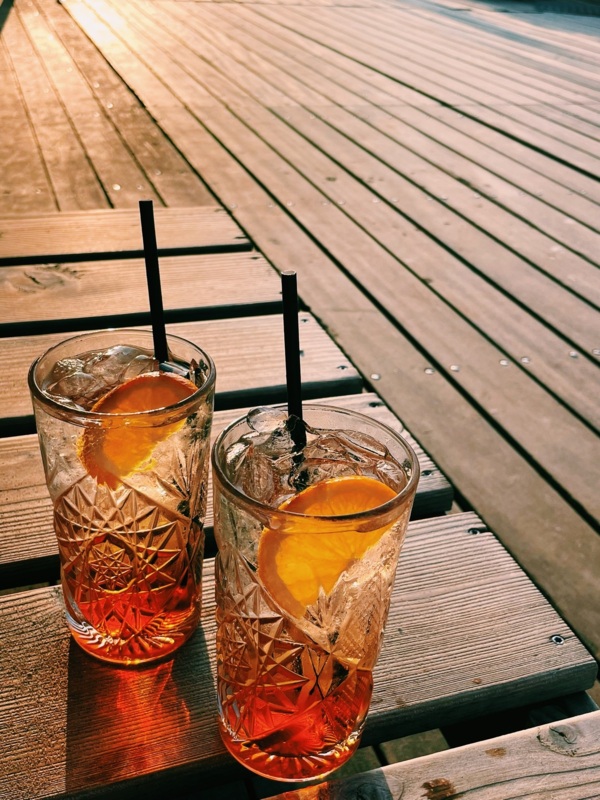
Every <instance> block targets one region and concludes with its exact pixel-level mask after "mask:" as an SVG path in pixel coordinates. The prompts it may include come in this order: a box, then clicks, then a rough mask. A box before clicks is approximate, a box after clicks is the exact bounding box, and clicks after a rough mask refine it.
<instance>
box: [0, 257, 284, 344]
mask: <svg viewBox="0 0 600 800" xmlns="http://www.w3.org/2000/svg"><path fill="white" fill-rule="evenodd" d="M160 273H161V285H162V293H163V306H164V310H165V319H166V320H167V321H168V322H181V321H183V320H186V319H187V320H190V319H214V318H218V317H234V316H236V317H237V316H246V315H251V314H267V313H280V310H281V288H280V282H279V279H278V277H277V273H276V272H275V270H273V268H272V267H271V266H270V265H269V264H268V263H267V262H266V261H265V259H264V258H263V257H262V256H261V255H259V254H258V253H256V252H240V253H222V254H217V255H191V256H170V257H169V256H167V257H165V258H162V259H161V260H160ZM149 314H150V312H149V304H148V290H147V287H146V269H145V266H144V262H143V260H140V259H128V260H120V259H114V260H110V261H84V262H80V263H77V262H75V263H72V264H61V263H54V264H32V265H29V266H18V267H4V268H3V269H1V270H0V320H1V322H0V336H4V337H8V336H10V335H18V334H34V333H47V332H51V331H69V330H81V328H82V327H86V326H87V327H93V326H98V325H102V326H105V327H109V326H110V327H122V326H132V325H141V324H146V325H147V324H150V315H149ZM99 318H101V319H99Z"/></svg>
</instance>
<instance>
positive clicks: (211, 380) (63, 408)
mask: <svg viewBox="0 0 600 800" xmlns="http://www.w3.org/2000/svg"><path fill="white" fill-rule="evenodd" d="M107 333H109V334H113V333H119V334H120V333H123V334H124V335H127V334H135V335H136V336H137V335H139V334H142V335H143V336H150V337H152V331H151V330H149V329H147V328H105V329H99V330H96V331H84V332H83V333H79V334H75V335H74V336H69V337H68V338H66V339H61V341H60V342H57V343H56V344H54V345H52V346H51V347H49V348H48V349H47V350H45V351H44V352H43V353H40V355H39V356H37V358H35V359H34V360H33V362H32V363H31V365H30V367H29V371H28V373H27V382H28V384H29V390H30V392H31V394H32V396H33V397H35V399H36V400H38V401H39V402H40V403H42V404H43V405H44V406H46V407H47V408H51V409H54V410H55V411H56V412H58V413H59V414H60V415H61V416H63V415H65V414H67V415H73V416H76V417H77V418H78V419H80V420H82V421H83V420H87V421H98V422H100V421H105V420H109V419H114V420H127V419H148V420H150V419H153V418H154V417H155V416H161V417H164V415H165V414H172V413H173V414H175V413H176V412H177V411H179V410H181V409H183V408H185V407H186V406H187V405H194V404H195V403H197V402H198V401H200V400H201V399H202V397H204V396H205V395H206V394H207V393H208V392H209V391H210V389H211V388H212V387H213V386H214V384H215V382H216V375H217V372H216V368H215V364H214V361H213V359H212V358H211V356H210V355H209V354H208V353H207V352H206V351H205V350H203V349H202V348H201V347H198V345H196V344H194V342H190V340H189V339H184V338H183V337H182V336H177V335H176V334H172V333H167V341H168V340H170V339H173V340H175V341H179V342H183V343H184V344H185V345H186V346H191V347H193V348H194V349H195V350H197V351H198V352H199V353H201V354H202V357H203V359H204V360H205V362H206V364H207V366H208V368H209V372H208V375H207V376H206V379H205V380H204V382H203V383H202V385H201V386H197V387H196V391H195V392H193V393H192V394H190V395H188V396H187V397H184V398H182V399H181V400H178V401H177V402H176V403H172V404H171V405H168V406H161V407H159V408H151V409H148V410H145V411H125V412H118V413H112V412H109V411H92V410H91V409H79V408H73V407H72V406H67V405H64V404H63V403H60V402H59V401H58V400H54V399H53V398H52V397H49V396H48V395H47V394H45V393H44V392H43V391H42V389H41V387H40V386H39V384H38V382H37V380H36V375H35V372H36V369H37V367H38V365H39V363H40V361H41V360H42V359H43V358H46V357H47V356H49V355H51V353H52V351H53V350H57V349H58V348H59V347H63V346H64V345H66V344H69V342H74V341H76V340H77V339H82V340H84V339H87V338H91V337H92V336H102V335H103V334H107ZM152 372H154V373H156V370H153V371H152ZM141 374H142V375H143V374H146V375H147V374H150V373H141ZM165 374H169V373H167V372H165ZM112 388H115V387H112ZM109 391H112V389H109Z"/></svg>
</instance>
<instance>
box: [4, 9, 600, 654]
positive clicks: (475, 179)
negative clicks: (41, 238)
mask: <svg viewBox="0 0 600 800" xmlns="http://www.w3.org/2000/svg"><path fill="white" fill-rule="evenodd" d="M0 24H1V25H2V32H1V40H0V74H1V76H2V85H3V99H2V104H1V105H0V122H1V124H2V129H3V130H4V131H14V135H11V136H2V137H1V138H0V158H1V159H2V192H1V193H0V214H2V215H4V216H6V215H16V217H17V219H15V221H14V223H15V225H16V226H17V225H18V218H19V217H21V216H22V215H32V214H36V215H37V214H41V213H47V212H55V211H60V212H67V211H69V212H70V211H85V210H89V211H93V210H97V209H103V208H111V207H114V208H127V207H133V206H135V205H136V204H137V202H138V200H139V199H141V198H151V199H153V200H154V202H155V203H156V204H157V205H159V206H160V205H165V206H180V207H183V206H185V207H192V206H205V205H206V206H210V205H214V204H215V203H218V204H221V205H222V206H224V207H225V208H226V209H227V210H228V211H229V212H230V214H231V216H232V217H233V218H234V219H235V220H236V221H237V223H238V224H239V225H240V226H241V228H242V229H243V231H244V232H245V234H246V235H247V237H248V238H249V240H250V241H251V242H253V243H254V244H255V245H256V246H257V247H258V248H259V249H260V251H261V252H262V254H263V255H264V257H265V258H266V259H267V260H268V261H269V262H270V263H271V265H272V266H274V267H275V268H276V269H278V270H285V269H290V268H293V269H296V270H297V272H298V275H299V288H300V293H301V296H302V299H303V301H304V303H305V305H306V307H307V309H308V310H310V312H311V313H312V314H313V315H314V316H315V317H316V318H317V319H318V320H319V321H320V322H321V324H322V325H324V326H325V328H326V329H327V330H328V332H329V333H330V334H331V336H332V337H333V338H334V339H335V341H336V342H337V343H338V344H339V345H340V346H341V348H342V349H343V350H344V352H345V353H346V354H347V356H348V357H349V359H350V360H351V361H352V362H353V364H354V365H355V366H356V367H357V368H358V370H359V371H360V372H361V373H362V374H363V375H365V376H366V378H367V380H369V381H370V382H371V385H372V387H373V388H374V389H375V390H376V391H377V393H378V394H379V395H380V396H381V397H382V398H383V399H384V400H385V402H386V403H387V405H388V406H389V407H390V408H391V409H392V410H393V411H394V412H395V413H397V414H398V415H399V417H400V418H401V419H402V420H403V421H404V422H405V423H406V425H407V427H408V428H409V429H410V430H411V431H412V433H413V434H414V435H415V437H416V439H417V440H418V441H419V443H420V444H421V446H422V447H423V448H424V450H425V451H426V452H428V453H429V454H430V455H431V457H432V458H433V459H434V461H435V462H436V463H437V464H438V465H439V467H440V468H441V469H442V470H443V471H444V472H445V474H446V475H447V476H448V477H449V479H450V481H451V483H452V484H453V486H454V487H455V490H456V492H457V496H458V501H459V505H460V506H461V507H462V508H464V509H473V510H474V511H475V512H476V513H477V514H479V515H480V516H481V517H482V518H483V519H484V520H485V522H486V524H487V525H489V527H490V528H491V530H493V531H494V532H495V533H496V534H497V536H498V537H499V538H500V540H501V541H502V542H503V544H504V545H505V546H506V547H507V548H508V549H509V550H510V551H511V553H512V554H513V555H514V556H515V558H516V559H517V560H518V561H519V563H520V564H521V565H522V566H523V567H524V569H525V570H526V571H527V572H528V573H529V574H530V575H531V577H532V578H533V579H534V581H535V582H536V583H537V585H538V586H539V587H540V588H541V589H542V590H543V591H544V592H545V593H546V595H547V596H548V597H549V598H550V599H551V600H552V602H553V603H554V604H555V606H556V608H557V609H558V610H559V612H560V613H561V614H562V615H563V616H564V617H565V618H566V619H567V621H568V622H569V624H570V625H571V626H572V627H573V628H574V629H575V630H576V631H577V633H578V634H579V635H580V636H581V637H582V639H583V640H584V641H585V642H586V643H587V645H588V647H589V648H590V649H591V650H592V652H593V653H594V654H595V656H596V657H597V658H598V657H600V602H599V599H598V591H597V586H598V575H599V574H600V540H599V538H598V532H599V526H598V519H599V517H600V514H599V511H600V492H599V491H598V463H599V462H600V449H599V447H598V439H597V432H598V428H599V425H600V406H599V403H598V397H599V396H600V391H599V390H600V381H599V378H598V375H599V373H598V360H599V357H600V324H599V316H598V305H599V303H600V281H599V280H598V266H599V265H600V236H599V235H598V234H599V231H600V213H599V210H600V209H599V206H600V185H599V183H598V175H599V174H600V171H599V166H600V142H599V139H600V84H599V82H598V74H599V72H598V71H599V68H600V39H599V38H598V33H600V19H599V18H597V17H593V16H586V17H577V16H568V15H564V14H551V13H541V12H539V11H538V10H537V9H536V6H535V5H533V4H523V3H512V2H507V3H505V4H501V3H484V2H474V1H473V0H469V2H466V3H460V4H457V3H454V2H451V0H441V1H440V2H435V3H433V2H428V1H427V0H403V1H402V2H401V1H400V0H357V1H356V2H353V3H352V4H348V3H344V2H343V0H313V1H312V2H307V0H297V1H296V2H286V1H285V0H280V2H274V3H268V4H267V3H258V2H239V3H227V2H209V1H207V2H199V1H194V0H144V1H143V2H142V0H128V2H126V3H123V2H122V0H62V2H61V3H60V4H59V3H56V2H54V0H13V2H7V0H4V2H3V3H2V4H1V5H0ZM2 247H3V244H2V241H1V240H0V257H2V256H3V252H2ZM7 255H8V254H7ZM262 352H266V351H264V350H263V351H262Z"/></svg>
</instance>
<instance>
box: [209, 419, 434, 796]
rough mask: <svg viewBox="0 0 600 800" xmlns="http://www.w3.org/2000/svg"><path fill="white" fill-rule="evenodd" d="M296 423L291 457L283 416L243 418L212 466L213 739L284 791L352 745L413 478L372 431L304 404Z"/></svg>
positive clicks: (393, 438)
mask: <svg viewBox="0 0 600 800" xmlns="http://www.w3.org/2000/svg"><path fill="white" fill-rule="evenodd" d="M304 419H305V422H306V442H305V444H304V446H302V444H303V443H302V442H300V444H299V441H300V440H299V437H298V435H297V434H296V435H291V433H290V430H291V429H292V425H291V424H290V423H291V421H292V420H293V418H287V416H286V411H285V409H278V410H272V409H271V410H266V409H255V410H254V411H252V412H250V414H249V415H248V416H247V417H245V418H243V419H240V420H238V421H236V422H234V423H233V424H232V425H230V426H229V427H228V428H227V429H226V430H225V431H224V432H223V433H222V434H221V435H220V436H219V437H218V439H217V441H216V443H215V446H214V448H213V455H212V460H213V480H214V497H215V499H214V507H215V536H216V539H217V544H218V548H219V552H218V556H217V566H216V570H217V573H216V574H217V578H216V592H217V692H218V702H219V719H220V728H221V734H222V737H223V741H224V743H225V745H226V747H227V748H228V749H229V751H230V752H231V753H232V754H233V755H234V756H235V758H236V759H238V760H239V761H240V762H241V763H243V764H244V765H245V766H247V767H248V768H249V769H251V770H253V771H254V772H257V773H258V774H260V775H263V776H266V777H269V778H274V779H277V780H284V781H286V780H287V781H302V780H309V779H314V778H317V777H323V776H324V775H326V774H328V773H329V772H331V771H332V770H334V769H336V768H337V767H339V766H341V765H342V764H343V763H344V762H345V761H347V760H348V758H350V756H351V755H352V753H353V752H354V751H355V750H356V748H357V747H358V744H359V739H360V736H361V732H362V730H363V726H364V723H365V718H366V716H367V711H368V709H369V703H370V700H371V694H372V671H373V667H374V666H375V662H376V660H377V657H378V654H379V650H380V646H381V642H382V636H383V630H384V625H385V621H386V618H387V614H388V608H389V602H390V595H391V590H392V586H393V583H394V577H395V572H396V565H397V561H398V557H399V553H400V548H401V545H402V541H403V538H404V534H405V532H406V526H407V523H408V519H409V516H410V511H411V507H412V503H413V500H414V496H415V490H416V486H417V481H418V477H419V465H418V461H417V459H416V456H415V454H414V452H413V451H412V449H411V448H410V446H409V445H408V444H407V443H406V442H405V441H404V439H402V437H401V436H399V435H398V434H396V433H395V432H394V431H393V430H391V429H390V428H388V427H386V426H384V425H382V424H380V423H379V422H376V421H375V420H372V419H370V418H369V417H367V416H364V415H362V414H358V413H355V412H352V411H347V410H343V409H336V408H331V407H326V406H318V405H307V406H305V410H304ZM296 430H298V429H297V428H296Z"/></svg>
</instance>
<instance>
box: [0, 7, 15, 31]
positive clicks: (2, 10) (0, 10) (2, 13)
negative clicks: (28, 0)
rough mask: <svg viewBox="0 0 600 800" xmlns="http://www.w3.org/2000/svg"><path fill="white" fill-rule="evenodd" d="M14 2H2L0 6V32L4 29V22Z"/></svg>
mask: <svg viewBox="0 0 600 800" xmlns="http://www.w3.org/2000/svg"><path fill="white" fill-rule="evenodd" d="M13 3H14V0H4V2H2V3H1V4H0V32H1V31H2V28H3V27H4V24H5V22H6V20H7V19H8V15H9V13H10V11H11V9H12V7H13Z"/></svg>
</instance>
